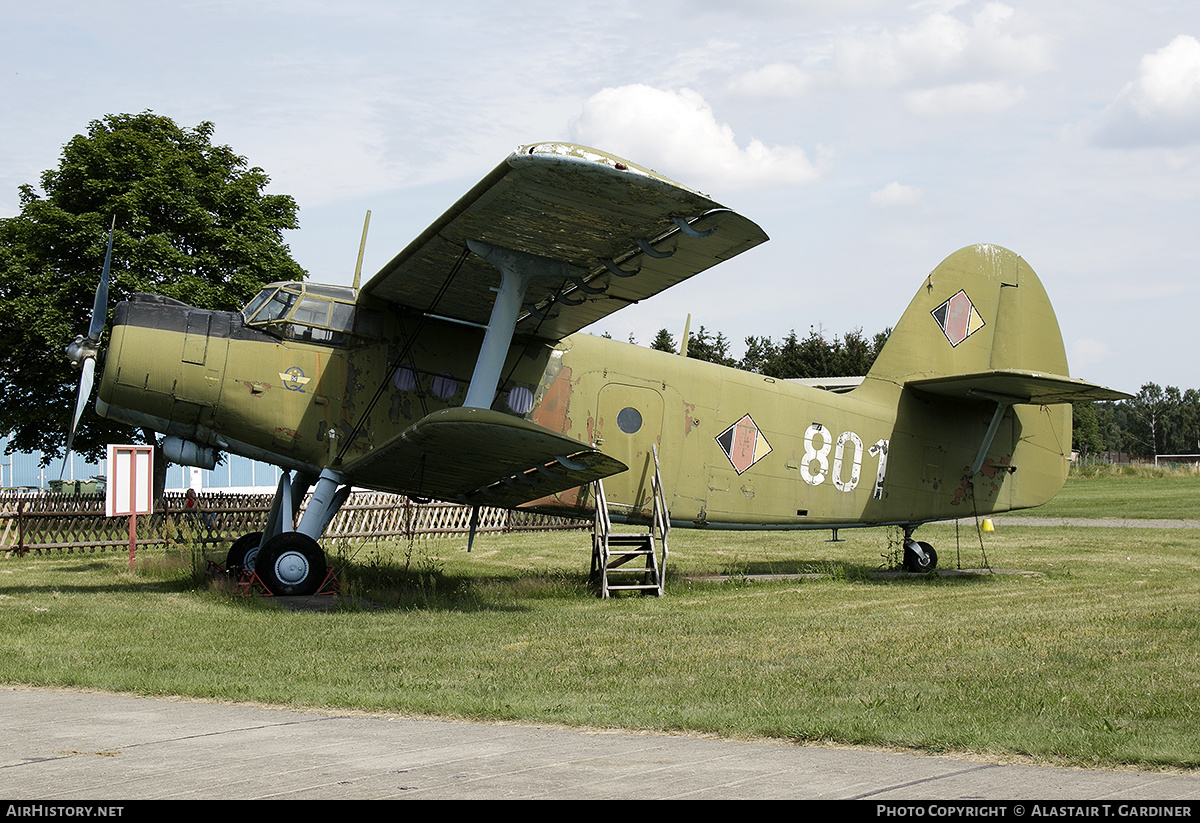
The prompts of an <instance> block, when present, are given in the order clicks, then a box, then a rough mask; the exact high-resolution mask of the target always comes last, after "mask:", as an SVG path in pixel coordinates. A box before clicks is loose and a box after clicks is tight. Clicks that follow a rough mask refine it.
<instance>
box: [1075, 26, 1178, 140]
mask: <svg viewBox="0 0 1200 823" xmlns="http://www.w3.org/2000/svg"><path fill="white" fill-rule="evenodd" d="M1095 142H1097V143H1098V144H1100V145H1105V146H1116V147H1130V146H1184V145H1192V144H1195V143H1200V41H1198V40H1197V39H1196V38H1195V37H1192V36H1191V35H1186V34H1181V35H1179V36H1178V37H1176V38H1175V39H1174V40H1172V41H1171V42H1170V43H1169V44H1167V45H1166V46H1163V47H1162V48H1161V49H1159V50H1158V51H1156V52H1154V53H1153V54H1147V55H1145V56H1144V57H1143V58H1142V61H1141V65H1140V67H1139V69H1138V76H1137V79H1135V80H1134V81H1133V82H1131V83H1128V84H1126V86H1125V88H1124V89H1122V90H1121V93H1120V94H1119V95H1118V96H1117V99H1116V100H1115V101H1114V102H1113V104H1112V105H1111V106H1109V108H1108V110H1107V111H1105V113H1104V117H1103V119H1102V122H1101V126H1100V129H1099V130H1098V132H1097V133H1096V136H1095Z"/></svg>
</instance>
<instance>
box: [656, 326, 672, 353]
mask: <svg viewBox="0 0 1200 823" xmlns="http://www.w3.org/2000/svg"><path fill="white" fill-rule="evenodd" d="M650 348H652V349H654V350H655V351H665V352H670V353H671V354H675V353H676V352H678V349H677V348H676V347H675V338H674V337H672V336H671V333H670V332H669V331H667V330H666V329H659V330H658V334H657V335H656V336H655V338H654V342H653V343H651V344H650Z"/></svg>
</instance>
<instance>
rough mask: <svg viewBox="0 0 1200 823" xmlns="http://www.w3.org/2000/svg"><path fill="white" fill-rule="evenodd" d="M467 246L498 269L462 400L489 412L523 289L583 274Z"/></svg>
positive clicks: (472, 243) (544, 260)
mask: <svg viewBox="0 0 1200 823" xmlns="http://www.w3.org/2000/svg"><path fill="white" fill-rule="evenodd" d="M467 247H468V248H470V249H471V251H473V252H475V254H477V255H479V256H480V257H482V258H483V259H484V260H486V261H488V262H489V263H491V264H492V265H493V266H495V267H496V268H497V269H499V270H500V288H499V289H498V290H497V291H496V302H495V303H493V304H492V316H491V319H489V320H488V325H487V331H486V332H484V334H483V345H482V346H480V348H479V358H478V359H477V360H476V361H475V371H474V372H473V373H472V374H471V384H470V386H469V387H468V388H467V398H466V400H465V401H463V406H464V407H465V408H469V409H490V408H491V407H492V401H493V400H495V399H496V386H497V385H498V384H499V381H500V372H501V370H502V369H503V368H504V360H505V358H507V357H508V347H509V346H510V345H511V344H512V338H513V333H514V332H515V331H516V328H517V320H518V319H520V317H521V304H522V303H523V302H524V300H525V290H526V289H528V288H529V286H530V284H531V283H532V282H533V281H534V280H535V279H537V278H539V277H552V278H555V279H557V280H559V281H562V280H568V279H571V278H577V277H582V275H583V274H586V272H583V271H582V270H580V269H578V268H577V267H575V266H572V265H570V264H569V263H564V262H563V261H561V260H552V259H550V258H548V257H539V256H538V255H535V254H527V253H526V252H521V251H514V250H512V249H506V248H503V247H501V246H493V245H491V244H490V243H484V242H483V241H481V240H467Z"/></svg>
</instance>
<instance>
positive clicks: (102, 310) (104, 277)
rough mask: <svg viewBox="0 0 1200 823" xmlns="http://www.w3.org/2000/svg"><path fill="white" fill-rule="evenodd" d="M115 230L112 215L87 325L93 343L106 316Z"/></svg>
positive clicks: (102, 329)
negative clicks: (89, 323)
mask: <svg viewBox="0 0 1200 823" xmlns="http://www.w3.org/2000/svg"><path fill="white" fill-rule="evenodd" d="M116 230H117V218H116V217H115V216H114V217H113V222H112V227H111V228H110V229H109V230H108V250H107V251H105V252H104V270H103V271H101V272H100V285H99V286H97V287H96V298H95V300H93V301H92V323H91V325H90V326H88V340H91V341H92V342H93V343H98V342H99V341H100V333H101V332H102V331H104V321H105V319H106V318H107V317H108V270H109V267H111V266H112V247H113V234H114V233H115V232H116Z"/></svg>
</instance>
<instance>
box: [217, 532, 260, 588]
mask: <svg viewBox="0 0 1200 823" xmlns="http://www.w3.org/2000/svg"><path fill="white" fill-rule="evenodd" d="M261 542H262V532H250V533H249V534H243V535H242V536H241V537H239V538H238V539H237V540H234V541H233V545H232V546H230V547H229V554H227V555H226V556H225V570H226V571H228V572H229V573H230V574H232V575H234V576H235V577H236V576H238V575H240V574H241V573H242V569H250V570H251V571H253V569H254V557H255V555H256V554H258V544H259V543H261ZM246 555H249V557H247V556H246Z"/></svg>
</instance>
